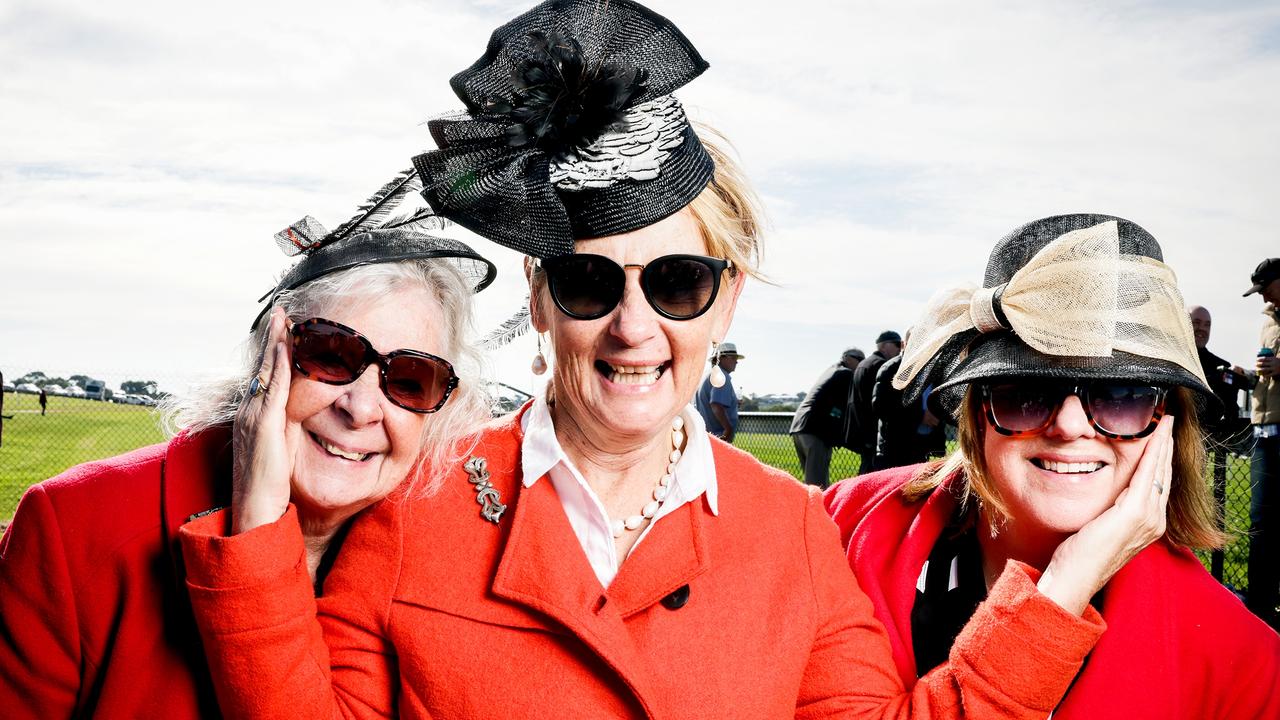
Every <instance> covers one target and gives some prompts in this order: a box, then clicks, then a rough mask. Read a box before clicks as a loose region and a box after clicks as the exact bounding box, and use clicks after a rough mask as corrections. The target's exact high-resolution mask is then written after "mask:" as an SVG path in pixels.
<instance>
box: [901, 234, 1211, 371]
mask: <svg viewBox="0 0 1280 720" xmlns="http://www.w3.org/2000/svg"><path fill="white" fill-rule="evenodd" d="M997 295H999V299H997ZM997 303H998V305H999V310H1000V312H1001V313H1003V315H1004V318H1005V320H1006V321H1007V324H1006V323H1002V322H1001V320H1000V313H997V311H996V307H997ZM972 330H977V331H978V332H979V333H988V332H995V331H998V330H1012V331H1013V332H1014V334H1016V335H1017V336H1018V339H1019V340H1021V341H1022V342H1024V343H1026V344H1027V345H1028V346H1030V347H1031V348H1033V349H1035V350H1038V351H1039V352H1042V353H1045V354H1046V355H1057V356H1064V357H1110V356H1111V355H1112V353H1113V352H1114V351H1117V350H1119V351H1122V352H1127V353H1132V354H1135V355H1141V356H1144V357H1149V358H1154V359H1157V360H1166V361H1169V362H1172V363H1174V364H1177V365H1179V366H1181V367H1183V368H1184V369H1186V370H1187V371H1188V372H1190V373H1191V374H1192V375H1194V376H1195V377H1197V378H1200V379H1201V380H1204V373H1203V371H1202V369H1201V367H1200V359H1199V355H1198V354H1197V352H1196V344H1195V337H1194V336H1193V335H1192V334H1191V323H1190V320H1189V319H1188V317H1187V313H1186V310H1185V309H1184V305H1183V302H1182V294H1181V293H1179V292H1178V286H1177V279H1176V277H1175V276H1174V273H1173V270H1172V269H1171V268H1170V267H1169V266H1168V265H1165V264H1164V263H1162V262H1160V261H1158V260H1154V259H1152V258H1149V257H1144V256H1141V255H1122V254H1121V253H1120V231H1119V224H1118V223H1117V222H1116V221H1114V220H1110V221H1107V222H1104V223H1099V224H1098V225H1094V226H1093V227H1088V228H1082V229H1080V230H1073V231H1071V232H1068V233H1064V234H1063V235H1061V236H1059V237H1058V238H1057V239H1056V240H1054V241H1052V242H1050V243H1049V244H1048V245H1045V246H1044V247H1043V248H1041V249H1040V251H1039V252H1037V253H1036V254H1035V255H1034V256H1032V258H1031V259H1030V260H1028V261H1027V263H1026V265H1024V266H1022V268H1020V269H1019V270H1018V271H1017V272H1016V273H1014V275H1013V277H1012V278H1010V279H1009V282H1007V283H1005V284H1004V285H1002V286H997V287H994V288H979V287H976V286H974V285H973V284H972V283H970V284H968V285H965V286H962V287H955V288H949V289H944V290H940V291H939V292H937V293H936V294H935V295H934V296H933V298H931V299H930V300H929V304H928V305H927V306H926V308H925V312H924V316H923V318H922V319H921V320H920V322H918V323H917V324H916V325H915V326H914V327H913V328H912V331H911V340H910V342H909V343H908V344H907V347H906V349H905V350H904V352H903V358H902V365H901V366H900V367H899V368H898V372H897V374H896V375H894V378H893V386H894V387H895V388H898V389H899V390H901V389H904V388H906V387H907V386H908V385H909V384H911V381H912V380H913V379H915V377H916V375H917V374H918V373H919V372H920V370H921V369H922V368H923V367H924V366H925V365H926V364H927V363H928V362H929V361H930V360H931V359H933V357H934V355H935V354H937V352H938V351H939V350H940V349H942V347H943V346H944V345H945V344H946V343H947V341H948V340H950V339H951V338H953V337H955V336H956V335H959V334H961V333H965V332H968V331H972Z"/></svg>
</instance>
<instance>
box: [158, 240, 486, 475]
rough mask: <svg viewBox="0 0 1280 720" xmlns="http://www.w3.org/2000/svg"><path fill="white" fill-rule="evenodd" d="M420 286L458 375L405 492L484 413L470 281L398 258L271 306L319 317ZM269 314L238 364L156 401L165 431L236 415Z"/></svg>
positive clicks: (427, 430) (430, 424)
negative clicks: (435, 306) (436, 313)
mask: <svg viewBox="0 0 1280 720" xmlns="http://www.w3.org/2000/svg"><path fill="white" fill-rule="evenodd" d="M406 289H407V290H413V289H420V290H422V291H424V292H426V293H429V294H430V295H431V296H432V297H434V298H435V299H436V301H437V302H438V303H439V304H440V309H441V317H440V320H441V337H442V339H443V340H444V347H443V348H441V349H440V355H441V356H442V357H444V358H445V359H447V360H448V361H449V362H450V363H451V364H452V365H453V368H454V372H456V373H457V375H458V387H457V389H455V390H454V391H453V394H452V395H450V396H449V401H448V402H447V403H445V405H444V407H442V408H440V410H438V411H437V412H435V413H431V414H429V415H427V416H426V422H424V423H423V426H422V436H421V438H420V440H419V457H418V462H417V463H416V464H415V466H414V470H413V471H412V472H411V473H410V477H409V478H408V479H407V482H409V483H410V488H409V490H410V492H412V493H421V494H424V495H428V494H431V493H434V492H435V491H436V490H438V489H439V488H440V486H441V484H442V483H443V482H444V478H445V476H446V475H447V474H448V472H449V471H450V469H452V468H453V467H454V466H455V465H456V463H458V462H459V461H461V460H462V458H463V457H464V456H466V455H467V454H469V453H470V452H471V451H472V449H474V447H475V443H476V440H477V433H478V432H479V430H480V428H481V426H482V425H483V424H484V423H485V422H487V421H488V420H489V418H490V398H489V392H488V382H487V379H488V378H487V371H486V368H485V364H484V361H483V356H482V355H481V353H480V351H479V350H478V349H477V348H476V347H475V345H473V344H472V343H471V342H470V336H471V334H472V332H473V329H474V326H473V317H472V296H473V292H472V284H471V282H470V281H469V280H468V279H467V278H466V277H464V275H463V274H462V272H461V271H459V270H458V268H457V267H456V266H455V265H453V263H451V262H450V261H448V260H445V259H436V258H432V259H417V260H403V261H400V262H393V263H379V264H375V265H362V266H358V267H354V268H351V269H348V270H342V271H339V272H335V273H331V274H329V275H325V276H323V277H320V278H317V279H315V280H312V281H311V282H309V283H306V284H305V285H302V286H301V287H298V288H295V289H293V290H289V291H286V292H283V293H281V294H280V295H279V296H278V297H277V298H276V300H275V304H274V306H273V309H274V307H281V308H284V311H285V314H286V315H288V317H289V319H290V320H293V321H294V322H299V321H302V320H306V319H308V318H312V317H323V316H324V315H326V314H327V313H329V312H330V311H331V310H332V309H334V308H337V307H339V306H341V307H343V308H351V307H353V306H354V307H359V306H360V305H361V304H362V303H369V304H372V303H373V302H374V301H376V300H378V299H380V298H382V297H384V296H385V295H387V294H388V293H391V292H395V291H400V290H406ZM268 318H269V313H268V315H267V316H264V318H263V321H262V322H260V323H259V324H258V327H257V328H256V329H255V330H254V331H253V333H251V334H250V335H249V337H248V338H247V339H246V340H245V342H244V344H243V353H242V363H241V366H240V370H239V371H238V372H237V373H236V374H235V375H232V376H230V377H226V378H222V379H218V380H214V381H211V382H208V383H205V384H203V385H200V386H198V387H195V388H192V389H191V390H190V391H189V392H188V393H186V394H185V395H182V396H181V397H178V396H172V397H171V398H170V399H169V400H166V401H165V402H164V404H163V405H162V407H161V412H162V416H163V425H164V429H165V431H166V432H168V433H169V434H170V435H176V434H178V433H179V432H182V431H187V432H199V431H201V430H207V429H209V428H212V427H214V426H218V425H230V424H231V423H232V421H234V420H235V416H236V411H237V410H238V409H239V408H240V404H241V402H243V400H244V397H245V395H246V394H247V392H248V388H249V381H250V380H251V379H252V378H253V376H254V375H255V374H256V373H257V371H258V368H259V367H261V365H262V355H263V348H264V347H265V345H266V341H267V328H268V327H269V322H268Z"/></svg>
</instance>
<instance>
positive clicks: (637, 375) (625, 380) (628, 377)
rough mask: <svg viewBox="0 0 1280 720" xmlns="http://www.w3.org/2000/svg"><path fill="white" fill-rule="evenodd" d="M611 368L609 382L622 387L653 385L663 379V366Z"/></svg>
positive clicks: (622, 366)
mask: <svg viewBox="0 0 1280 720" xmlns="http://www.w3.org/2000/svg"><path fill="white" fill-rule="evenodd" d="M609 368H610V369H612V370H613V372H612V373H610V374H609V380H610V381H611V382H615V383H618V384H620V385H652V384H654V383H656V382H658V378H660V377H662V366H661V365H649V366H644V367H642V366H637V365H609Z"/></svg>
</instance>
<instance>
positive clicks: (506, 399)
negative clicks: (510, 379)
mask: <svg viewBox="0 0 1280 720" xmlns="http://www.w3.org/2000/svg"><path fill="white" fill-rule="evenodd" d="M488 391H489V399H490V400H489V412H490V413H492V414H493V416H494V417H498V416H500V415H506V414H507V413H513V412H515V411H516V410H519V409H520V406H522V405H524V404H525V402H527V401H528V400H529V398H532V397H533V396H532V395H530V394H529V393H527V392H525V391H523V390H521V389H519V388H514V387H511V386H510V385H508V384H506V383H500V382H491V383H489V387H488Z"/></svg>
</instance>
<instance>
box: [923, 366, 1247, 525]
mask: <svg viewBox="0 0 1280 720" xmlns="http://www.w3.org/2000/svg"><path fill="white" fill-rule="evenodd" d="M1166 412H1167V413H1168V414H1170V415H1173V416H1174V417H1176V418H1177V422H1176V423H1175V424H1174V429H1173V482H1172V487H1170V488H1169V507H1168V522H1167V523H1166V525H1165V535H1164V536H1165V538H1166V539H1167V540H1168V541H1169V542H1172V543H1175V544H1177V545H1185V546H1187V547H1189V548H1192V549H1214V548H1220V547H1222V546H1223V544H1225V542H1226V541H1227V539H1228V538H1227V535H1226V534H1225V533H1223V532H1222V531H1221V530H1219V529H1218V528H1219V527H1221V525H1220V524H1219V523H1220V518H1219V511H1218V507H1217V504H1216V503H1215V502H1214V500H1213V494H1212V491H1211V489H1210V486H1209V482H1208V480H1207V479H1206V475H1205V472H1204V469H1205V437H1204V432H1203V430H1202V428H1201V426H1200V418H1199V415H1198V414H1197V412H1196V404H1195V396H1194V392H1193V391H1192V390H1189V389H1187V388H1184V387H1176V388H1174V389H1172V390H1171V391H1169V395H1168V400H1166ZM958 425H959V427H958V429H957V431H956V449H955V450H953V451H952V452H951V454H950V455H948V456H947V457H945V458H943V459H941V460H937V461H934V462H932V463H929V464H928V465H926V466H924V467H923V468H921V470H920V471H919V472H917V473H916V475H915V477H913V478H911V479H910V480H909V481H907V483H906V484H905V485H904V486H903V487H902V494H903V496H904V497H905V498H906V499H907V500H908V501H910V502H915V501H917V500H922V499H924V498H925V497H926V496H928V495H929V494H930V493H931V492H933V491H934V490H935V489H937V487H938V486H939V485H941V484H942V483H943V482H945V481H946V480H947V479H948V478H950V477H952V476H954V475H957V474H959V478H958V485H957V487H956V489H957V490H958V491H959V493H960V503H961V504H962V505H968V504H970V503H972V504H974V505H976V506H977V507H979V508H981V510H982V512H984V513H985V514H986V515H987V517H988V520H990V521H993V522H999V521H1000V520H1001V519H1002V518H1007V517H1009V516H1010V512H1009V507H1008V505H1006V504H1005V502H1004V500H1003V499H1002V498H1001V497H1000V492H999V489H998V488H997V487H996V483H995V481H994V479H993V478H992V477H991V473H990V470H989V468H988V467H987V461H986V457H985V455H984V453H983V439H984V436H983V433H985V432H986V430H987V421H986V417H985V415H984V414H983V410H982V400H981V399H980V397H979V395H978V393H977V392H976V389H975V388H974V386H973V385H969V387H968V388H967V389H966V390H965V394H964V401H963V402H962V403H961V405H960V417H959V418H958Z"/></svg>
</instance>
